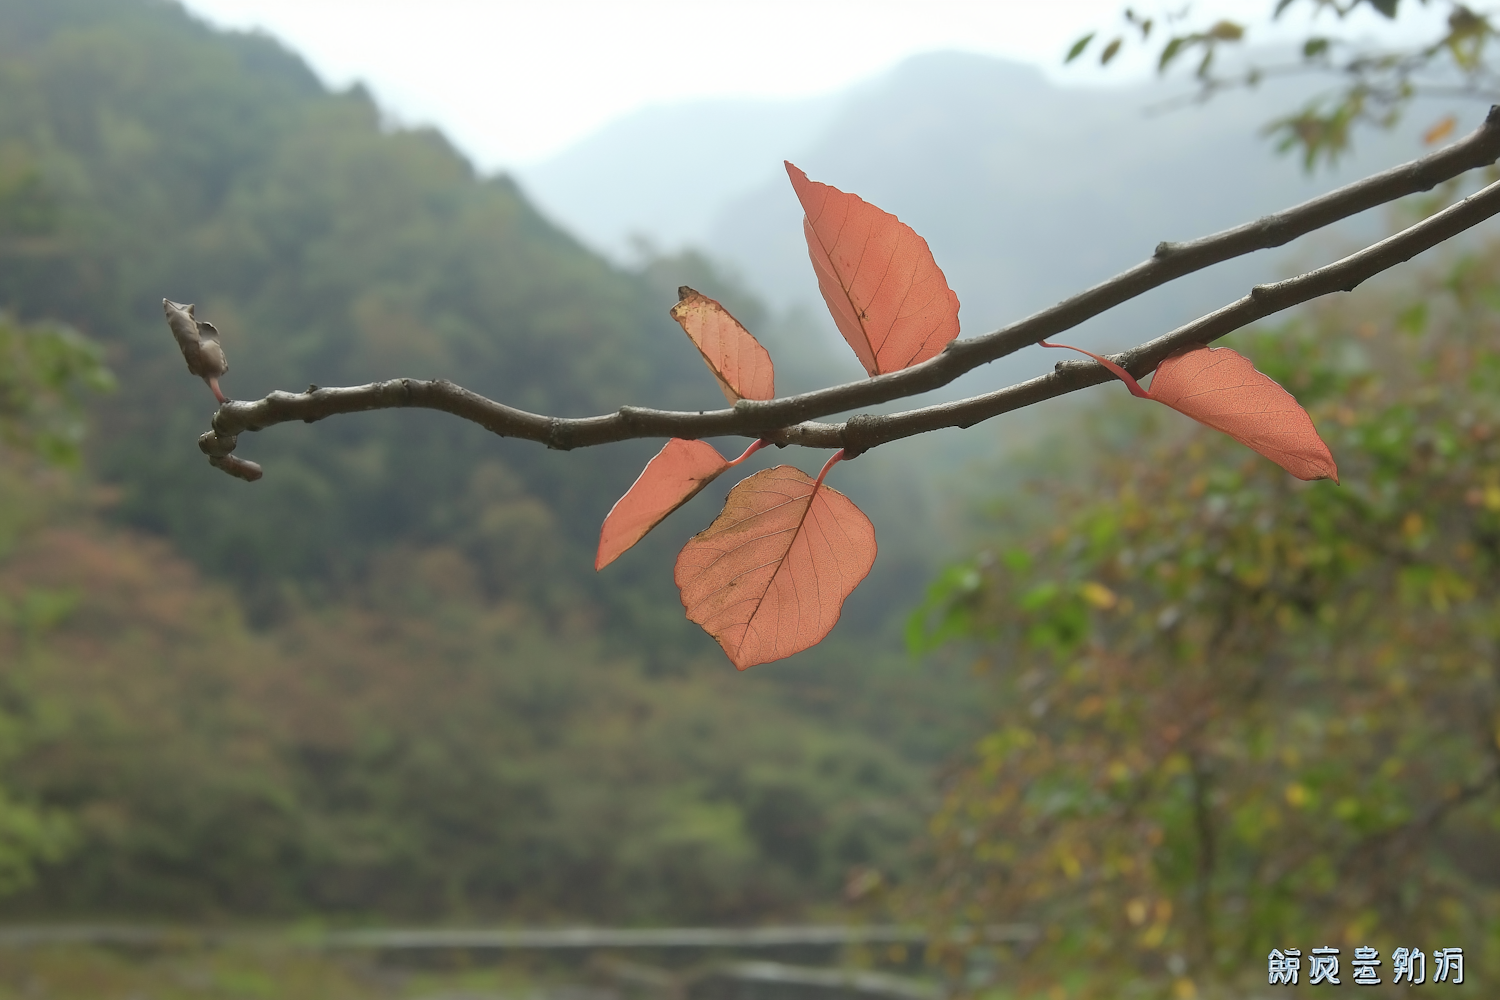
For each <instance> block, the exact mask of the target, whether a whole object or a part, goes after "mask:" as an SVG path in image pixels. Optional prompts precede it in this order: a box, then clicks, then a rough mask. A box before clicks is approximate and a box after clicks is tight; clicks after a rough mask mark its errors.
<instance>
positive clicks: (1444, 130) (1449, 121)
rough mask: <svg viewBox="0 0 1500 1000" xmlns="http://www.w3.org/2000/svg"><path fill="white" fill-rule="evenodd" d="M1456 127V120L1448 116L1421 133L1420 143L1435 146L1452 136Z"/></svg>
mask: <svg viewBox="0 0 1500 1000" xmlns="http://www.w3.org/2000/svg"><path fill="white" fill-rule="evenodd" d="M1456 125H1458V119H1457V118H1455V117H1453V116H1452V115H1448V116H1447V117H1445V118H1443V119H1441V120H1439V121H1438V122H1437V123H1436V124H1435V125H1433V126H1432V127H1431V128H1429V129H1428V130H1427V131H1426V132H1423V133H1422V142H1423V143H1424V144H1426V145H1428V146H1435V145H1437V144H1438V143H1440V142H1442V141H1443V140H1444V139H1446V138H1448V136H1450V135H1452V134H1453V129H1454V127H1455V126H1456Z"/></svg>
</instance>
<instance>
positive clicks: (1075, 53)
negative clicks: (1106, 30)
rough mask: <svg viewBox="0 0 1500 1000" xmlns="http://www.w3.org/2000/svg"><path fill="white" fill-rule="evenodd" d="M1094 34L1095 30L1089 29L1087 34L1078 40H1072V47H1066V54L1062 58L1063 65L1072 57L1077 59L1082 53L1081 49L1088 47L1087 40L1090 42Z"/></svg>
mask: <svg viewBox="0 0 1500 1000" xmlns="http://www.w3.org/2000/svg"><path fill="white" fill-rule="evenodd" d="M1094 35H1095V32H1092V31H1090V32H1089V33H1088V34H1087V35H1084V36H1083V37H1082V38H1080V39H1078V41H1076V42H1074V43H1073V47H1072V48H1070V49H1068V54H1067V55H1066V56H1065V57H1064V58H1063V65H1064V66H1066V65H1067V64H1068V63H1070V62H1072V61H1073V60H1074V59H1077V58H1078V57H1079V56H1081V55H1083V50H1084V49H1086V48H1088V47H1089V42H1092V41H1093V40H1094Z"/></svg>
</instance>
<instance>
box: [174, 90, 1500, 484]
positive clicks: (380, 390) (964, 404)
mask: <svg viewBox="0 0 1500 1000" xmlns="http://www.w3.org/2000/svg"><path fill="white" fill-rule="evenodd" d="M1496 159H1500V107H1495V108H1491V109H1490V113H1489V115H1488V117H1487V118H1486V119H1485V122H1484V124H1483V125H1481V126H1480V127H1479V128H1478V129H1476V130H1475V131H1474V132H1472V133H1471V134H1469V135H1468V136H1466V137H1465V138H1464V139H1462V140H1460V141H1458V142H1456V143H1453V144H1452V145H1450V146H1448V147H1446V148H1444V149H1442V150H1439V151H1437V152H1434V153H1430V154H1428V155H1427V156H1423V157H1421V158H1419V159H1416V160H1412V161H1411V162H1409V163H1405V164H1402V165H1401V166H1397V167H1393V168H1391V169H1390V170H1386V171H1383V172H1381V173H1378V174H1374V175H1372V176H1370V177H1367V178H1365V179H1364V180H1360V181H1356V182H1354V183H1352V184H1348V185H1345V186H1344V187H1342V188H1339V189H1337V190H1335V191H1332V192H1329V193H1328V194H1326V195H1323V196H1321V197H1318V198H1314V199H1312V200H1311V201H1307V202H1304V203H1302V204H1301V205H1298V206H1295V207H1293V208H1289V209H1286V210H1284V211H1281V212H1277V213H1274V214H1271V215H1267V216H1264V217H1262V218H1260V219H1257V220H1255V221H1254V222H1250V223H1246V224H1244V225H1241V226H1237V227H1235V228H1233V229H1227V230H1224V231H1223V232H1220V233H1217V234H1214V235H1212V236H1206V237H1203V238H1201V239H1197V240H1192V241H1190V242H1186V243H1161V244H1159V245H1158V246H1157V248H1156V252H1155V254H1154V255H1153V256H1152V257H1151V258H1150V259H1149V260H1146V261H1144V262H1142V263H1140V264H1137V265H1136V266H1135V267H1133V268H1131V269H1129V270H1128V271H1124V272H1122V273H1121V274H1119V275H1116V276H1115V277H1113V278H1110V279H1109V280H1107V281H1104V282H1102V283H1100V284H1098V285H1095V286H1094V287H1092V288H1090V289H1087V290H1086V291H1083V292H1081V293H1079V294H1077V295H1075V296H1073V297H1072V298H1069V299H1065V300H1064V301H1062V302H1060V303H1058V304H1057V305H1055V306H1052V307H1051V308H1049V309H1044V310H1042V311H1041V312H1038V313H1034V314H1033V315H1031V316H1029V317H1027V318H1025V319H1023V320H1020V321H1018V322H1015V323H1012V324H1010V325H1009V326H1006V327H1003V328H1001V329H1000V330H997V331H995V332H994V333H990V334H986V335H984V336H982V337H975V338H972V339H969V340H956V341H953V342H952V343H950V344H949V345H948V347H947V348H946V349H945V350H944V351H943V352H942V353H941V354H939V355H938V356H937V357H935V358H933V359H931V360H929V361H925V362H923V363H921V364H919V365H913V366H912V367H911V368H908V369H905V370H904V371H900V372H893V373H891V374H888V375H878V376H876V377H874V378H871V379H867V380H864V381H860V382H851V383H847V384H845V385H839V386H834V387H831V388H827V389H819V390H817V391H814V392H807V393H802V394H800V395H796V396H786V397H782V398H780V399H772V400H748V399H747V400H740V401H739V402H738V403H736V404H735V406H734V408H733V409H726V410H710V411H673V410H655V409H648V408H645V407H635V406H623V407H621V408H620V409H619V410H618V411H616V412H614V413H609V414H601V415H599V416H592V417H578V418H564V417H552V416H545V415H542V414H537V413H530V412H527V411H525V410H520V409H516V408H515V407H511V406H506V405H505V404H504V403H498V402H495V401H494V400H491V399H487V398H485V397H484V396H481V395H479V394H478V393H474V392H470V391H469V390H467V389H464V388H463V387H461V386H458V385H455V384H454V383H452V382H449V381H447V380H443V379H439V380H433V381H427V380H422V379H408V378H401V379H391V380H388V381H384V382H373V383H370V384H367V385H361V386H349V387H343V388H317V387H309V388H308V391H307V392H303V393H292V392H281V391H277V392H272V393H270V394H269V395H267V396H266V397H265V398H263V399H260V400H255V401H250V402H242V401H238V400H232V401H230V402H227V403H225V404H224V405H223V406H221V407H220V408H219V410H218V412H217V413H216V414H215V415H214V418H213V430H211V431H209V432H207V433H205V434H204V435H202V437H200V438H199V441H198V445H199V447H200V448H201V449H202V450H203V451H204V453H205V454H207V455H208V456H209V457H210V460H211V461H213V462H214V464H215V465H216V466H218V467H219V468H223V469H225V471H227V472H230V473H231V474H236V475H242V477H243V478H252V477H251V476H250V475H247V474H245V472H244V471H243V470H242V471H236V464H238V465H240V466H245V467H249V468H251V469H253V470H254V475H255V476H256V477H258V475H259V469H258V468H257V467H254V466H253V463H244V462H242V460H240V459H238V458H236V457H234V456H232V455H231V452H233V451H234V448H235V445H236V443H237V440H236V439H237V436H238V435H239V434H240V433H242V432H244V431H258V430H263V429H265V428H267V427H271V426H273V425H275V424H279V423H285V422H288V421H293V420H301V421H304V422H307V423H312V422H314V421H317V420H322V419H324V418H325V417H330V416H334V415H336V414H344V413H358V412H363V411H366V410H382V409H395V408H402V407H420V408H424V409H433V410H442V411H444V412H447V413H451V414H453V415H455V416H458V417H461V418H463V419H465V420H469V421H471V422H473V423H476V424H479V425H480V426H481V427H484V428H485V429H486V430H489V431H491V432H492V433H495V434H498V435H501V436H503V437H517V438H525V439H527V440H530V441H536V442H538V443H541V444H544V445H546V446H547V447H549V448H556V449H562V450H568V449H572V448H581V447H588V446H592V445H599V444H607V443H611V442H616V441H624V440H630V439H634V438H662V437H680V438H706V437H720V436H744V437H754V438H766V439H768V440H771V441H774V442H775V443H777V444H782V445H786V444H798V445H805V446H808V447H815V448H844V449H846V450H847V452H848V454H849V455H850V456H853V455H856V454H858V453H860V452H862V451H867V450H868V449H870V448H873V447H875V446H876V445H879V444H884V443H886V442H888V441H894V440H897V439H899V438H903V437H910V436H911V435H913V434H921V433H925V432H927V431H931V430H937V429H939V428H943V427H967V426H970V425H972V424H975V423H978V422H979V421H981V420H986V419H988V418H990V417H993V416H996V415H998V414H1000V413H1005V412H1007V411H1009V410H1014V409H1018V408H1020V407H1023V406H1028V405H1031V404H1032V403H1036V402H1040V401H1041V400H1043V399H1050V398H1052V397H1055V396H1060V395H1063V394H1065V393H1068V392H1074V391H1077V390H1078V389H1083V388H1087V387H1088V386H1091V385H1097V384H1099V383H1100V382H1104V381H1108V380H1109V378H1110V377H1111V376H1110V375H1109V374H1108V373H1107V372H1105V371H1104V369H1103V368H1102V367H1101V366H1099V365H1098V364H1097V363H1095V362H1065V363H1063V364H1060V365H1058V367H1057V370H1056V371H1055V372H1053V373H1052V374H1049V375H1045V376H1042V377H1041V378H1038V379H1032V380H1030V381H1028V382H1023V383H1020V384H1018V385H1014V386H1011V387H1009V388H1007V389H1002V390H1000V391H998V392H994V393H988V394H985V395H982V396H976V397H973V398H970V399H965V400H960V401H957V402H953V403H943V404H938V405H935V406H929V407H923V408H921V409H917V410H910V411H906V412H903V413H895V414H889V415H886V416H871V415H868V414H857V415H855V416H854V417H851V418H850V419H849V420H848V421H846V422H843V423H838V424H828V423H816V422H813V421H814V420H815V419H816V418H818V417H821V416H825V415H827V414H830V413H838V412H841V411H848V410H851V409H857V408H860V407H864V406H871V405H875V404H878V403H884V402H888V401H890V400H893V399H901V398H905V397H908V396H913V395H916V394H918V393H922V392H927V391H930V390H932V389H937V388H940V387H942V386H944V385H947V384H948V383H949V382H952V381H953V380H954V379H956V378H958V377H959V376H960V375H962V374H964V373H966V372H969V371H972V370H973V369H975V368H977V367H979V366H980V365H983V364H987V363H989V362H991V361H995V360H997V359H999V358H1002V357H1005V356H1007V355H1010V354H1013V353H1015V352H1016V351H1018V350H1021V349H1022V348H1024V347H1028V346H1030V345H1032V344H1035V343H1036V342H1037V341H1039V340H1042V339H1044V338H1047V337H1051V336H1054V335H1056V334H1058V333H1060V332H1062V331H1065V330H1068V329H1071V328H1073V327H1075V326H1078V325H1079V324H1081V323H1083V322H1084V321H1086V320H1088V319H1091V318H1093V317H1094V316H1097V315H1099V314H1100V313H1103V312H1105V311H1106V310H1108V309H1111V308H1113V307H1115V306H1117V305H1119V304H1120V303H1122V302H1125V301H1128V300H1129V299H1132V298H1135V297H1136V296H1139V295H1141V294H1144V293H1145V292H1148V291H1150V290H1151V289H1153V288H1156V287H1159V286H1160V285H1162V284H1165V283H1166V282H1169V281H1172V280H1175V279H1176V278H1180V277H1182V276H1184V275H1187V274H1190V273H1192V272H1194V271H1198V270H1202V269H1203V268H1206V267H1209V266H1211V265H1213V264H1217V263H1220V262H1222V261H1225V260H1229V259H1231V258H1234V257H1238V256H1242V255H1244V254H1248V253H1252V252H1254V251H1256V250H1261V249H1266V248H1269V247H1276V246H1281V245H1283V244H1285V243H1287V242H1290V241H1291V240H1293V239H1296V238H1297V237H1299V236H1302V235H1305V234H1307V233H1309V232H1313V231H1315V230H1318V229H1321V228H1323V227H1325V226H1328V225H1330V224H1332V223H1334V222H1337V221H1339V220H1340V219H1344V218H1347V217H1348V216H1351V215H1354V214H1357V213H1359V212H1362V211H1364V210H1366V209H1369V208H1373V207H1375V206H1377V205H1381V204H1384V203H1386V202H1389V201H1392V200H1395V199H1397V198H1400V197H1403V196H1405V195H1408V194H1413V193H1415V192H1418V191H1426V190H1430V189H1431V188H1433V187H1434V186H1436V185H1437V184H1440V183H1442V182H1443V181H1446V180H1449V179H1451V178H1453V177H1456V176H1458V175H1460V174H1462V173H1464V172H1466V171H1468V170H1471V169H1474V168H1476V167H1481V166H1486V165H1488V164H1491V163H1494V162H1495V161H1496ZM1497 210H1500V199H1497V197H1496V187H1495V186H1494V185H1492V186H1491V187H1488V188H1485V189H1484V191H1481V192H1479V193H1477V194H1475V195H1472V196H1470V197H1469V198H1466V199H1464V200H1463V201H1462V202H1459V203H1458V204H1457V205H1454V206H1451V207H1450V208H1448V209H1445V210H1444V211H1442V212H1440V213H1438V214H1437V215H1434V216H1432V217H1431V218H1429V219H1427V220H1425V221H1423V222H1421V223H1418V224H1417V225H1415V226H1412V227H1411V228H1409V229H1407V230H1405V231H1403V232H1401V233H1398V234H1397V235H1395V236H1392V237H1390V238H1388V239H1385V240H1382V241H1381V242H1379V243H1376V244H1374V245H1373V246H1370V247H1368V248H1366V249H1365V250H1362V251H1360V252H1359V253H1356V254H1353V255H1351V256H1349V257H1346V258H1344V259H1343V260H1341V261H1338V262H1336V263H1334V264H1330V265H1328V266H1327V267H1323V268H1319V269H1317V270H1315V271H1310V272H1308V273H1306V274H1303V275H1300V276H1299V277H1296V278H1292V279H1289V280H1287V281H1282V282H1277V283H1275V284H1270V285H1260V286H1257V287H1256V288H1255V289H1254V290H1253V291H1252V292H1251V294H1250V295H1248V296H1246V297H1245V298H1243V299H1241V300H1239V301H1238V302H1235V303H1233V304H1231V305H1228V306H1225V307H1224V308H1222V309H1219V310H1217V311H1216V312H1213V313H1210V314H1208V315H1207V316H1204V317H1202V318H1200V319H1198V320H1195V321H1194V322H1192V323H1189V324H1187V325H1186V326H1183V327H1179V328H1178V329H1177V330H1174V331H1172V332H1171V333H1168V334H1166V335H1165V336H1163V337H1159V338H1157V339H1156V340H1153V341H1150V342H1149V343H1146V344H1142V345H1140V346H1139V347H1136V348H1134V349H1132V350H1130V351H1126V352H1125V353H1124V354H1120V355H1116V356H1115V357H1114V359H1113V360H1115V361H1117V362H1118V363H1120V364H1121V365H1123V366H1124V367H1125V368H1126V369H1128V370H1130V371H1131V372H1132V373H1133V374H1136V375H1137V377H1144V376H1145V375H1146V374H1147V373H1149V372H1150V371H1151V370H1152V369H1154V368H1155V367H1156V365H1157V364H1158V363H1159V362H1160V361H1161V360H1162V359H1163V358H1165V357H1166V356H1167V355H1168V354H1170V353H1172V352H1173V351H1174V350H1176V349H1178V348H1180V347H1183V346H1186V345H1189V344H1192V343H1207V342H1208V341H1211V340H1214V339H1217V338H1218V337H1222V336H1224V335H1225V334H1227V333H1229V332H1231V331H1233V330H1236V329H1239V328H1240V327H1242V326H1244V325H1246V324H1247V323H1251V322H1254V321H1255V320H1258V319H1261V318H1263V317H1265V316H1269V315H1271V314H1273V313H1276V312H1279V311H1281V310H1284V309H1287V308H1290V307H1291V306H1293V305H1297V304H1299V303H1302V302H1306V301H1308V300H1309V299H1312V298H1316V297H1318V296H1320V295H1326V294H1328V293H1330V292H1333V291H1340V290H1349V289H1352V288H1353V287H1354V286H1355V285H1358V284H1359V283H1360V282H1362V281H1364V280H1365V279H1366V278H1369V277H1370V276H1372V275H1374V274H1377V273H1379V272H1380V271H1383V270H1386V269H1387V268H1389V267H1392V266H1394V265H1396V264H1398V263H1401V262H1402V261H1405V260H1408V259H1409V258H1411V257H1412V256H1414V255H1416V254H1418V253H1421V252H1422V251H1423V250H1426V249H1429V248H1430V247H1432V246H1435V245H1437V244H1438V243H1441V242H1442V241H1443V240H1446V239H1448V238H1450V237H1451V236H1453V235H1456V234H1457V233H1459V232H1462V231H1463V230H1465V229H1467V228H1469V227H1471V226H1473V225H1475V224H1477V223H1478V222H1480V221H1482V220H1483V219H1486V218H1488V217H1489V216H1490V215H1493V214H1495V212H1496V211H1497Z"/></svg>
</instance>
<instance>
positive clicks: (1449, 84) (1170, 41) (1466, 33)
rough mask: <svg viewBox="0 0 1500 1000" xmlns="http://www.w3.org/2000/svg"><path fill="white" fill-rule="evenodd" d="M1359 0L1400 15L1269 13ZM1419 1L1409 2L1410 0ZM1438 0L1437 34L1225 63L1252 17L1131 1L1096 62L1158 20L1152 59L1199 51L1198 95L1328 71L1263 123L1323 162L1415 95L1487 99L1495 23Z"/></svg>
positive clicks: (1291, 0) (1306, 158)
mask: <svg viewBox="0 0 1500 1000" xmlns="http://www.w3.org/2000/svg"><path fill="white" fill-rule="evenodd" d="M1422 2H1423V4H1424V5H1425V4H1426V2H1427V0H1422ZM1361 6H1367V7H1369V8H1371V9H1373V10H1375V11H1377V12H1378V13H1380V14H1381V15H1382V16H1383V17H1385V18H1387V19H1390V20H1396V18H1397V17H1398V15H1399V14H1400V10H1401V3H1400V0H1305V2H1299V0H1276V2H1275V4H1274V6H1273V7H1272V8H1271V10H1270V16H1269V17H1268V18H1266V23H1269V22H1272V21H1276V20H1278V19H1280V18H1281V16H1282V15H1283V14H1284V13H1285V12H1286V11H1288V10H1289V9H1297V10H1299V11H1306V12H1307V13H1309V14H1310V15H1312V16H1313V17H1320V16H1323V15H1326V16H1327V17H1329V18H1331V19H1333V20H1335V21H1342V20H1343V19H1344V18H1347V17H1348V16H1349V15H1350V14H1352V13H1354V12H1356V11H1358V10H1359V9H1360V7H1361ZM1415 6H1416V4H1414V3H1408V4H1407V9H1412V8H1414V7H1415ZM1442 6H1444V7H1446V8H1447V9H1448V12H1449V13H1448V17H1447V20H1446V24H1445V25H1444V27H1443V28H1442V29H1441V30H1440V31H1439V32H1438V34H1437V35H1436V36H1435V37H1432V38H1430V39H1428V40H1426V41H1425V42H1423V43H1420V44H1407V45H1402V46H1397V47H1395V48H1393V49H1377V48H1374V47H1372V46H1371V45H1370V44H1369V43H1368V42H1365V41H1363V40H1361V39H1358V38H1349V39H1345V38H1339V37H1331V36H1325V35H1319V34H1311V35H1309V36H1308V37H1306V38H1305V39H1303V41H1302V44H1301V46H1300V55H1301V58H1300V61H1293V62H1290V63H1287V62H1279V61H1277V60H1276V59H1275V57H1274V56H1271V57H1268V56H1267V55H1266V54H1264V53H1262V54H1259V55H1254V56H1251V57H1250V58H1249V59H1247V60H1243V61H1241V62H1240V63H1238V64H1236V65H1235V66H1234V68H1232V69H1229V70H1224V69H1221V68H1219V66H1220V63H1219V62H1218V61H1217V60H1218V55H1219V53H1220V51H1221V50H1224V49H1225V48H1226V47H1229V48H1243V46H1244V45H1245V44H1246V43H1247V42H1249V41H1251V40H1252V36H1253V29H1254V28H1255V27H1256V25H1255V23H1254V22H1240V21H1231V20H1224V19H1221V20H1218V21H1215V22H1213V23H1212V24H1209V25H1207V26H1205V27H1202V28H1199V29H1194V28H1192V27H1191V25H1192V24H1193V22H1194V20H1195V18H1194V16H1193V11H1192V5H1191V4H1189V5H1186V6H1178V5H1174V6H1173V7H1172V8H1167V9H1165V10H1164V11H1163V12H1162V13H1160V14H1159V15H1158V16H1143V15H1142V14H1141V13H1139V12H1138V11H1137V10H1136V9H1135V8H1129V7H1127V8H1126V9H1125V12H1124V19H1125V21H1126V23H1127V24H1128V25H1129V26H1130V28H1131V29H1133V30H1130V31H1127V33H1126V34H1125V35H1122V36H1119V37H1116V38H1115V39H1114V40H1113V41H1111V42H1110V43H1109V46H1108V47H1107V48H1106V49H1105V51H1104V52H1103V53H1102V54H1101V58H1100V62H1101V63H1102V64H1108V63H1109V62H1110V61H1111V59H1113V58H1114V56H1115V55H1116V54H1117V53H1118V52H1119V50H1120V47H1121V45H1123V44H1124V42H1125V41H1126V39H1127V38H1129V37H1132V36H1135V35H1139V38H1138V39H1137V42H1138V43H1139V44H1141V45H1143V46H1144V45H1154V44H1156V43H1153V42H1152V41H1151V33H1152V28H1153V27H1155V26H1157V25H1162V26H1163V28H1164V29H1165V30H1164V31H1163V32H1159V33H1158V34H1157V38H1158V40H1159V42H1160V50H1159V52H1158V53H1157V54H1156V59H1155V61H1156V66H1157V71H1158V72H1159V73H1163V74H1165V73H1167V72H1169V71H1170V70H1171V69H1172V67H1173V66H1175V65H1176V64H1178V63H1179V62H1180V61H1181V60H1182V59H1183V57H1185V56H1189V55H1195V56H1196V57H1197V65H1196V67H1195V69H1194V70H1193V80H1194V83H1195V86H1196V88H1197V91H1198V93H1197V99H1198V100H1206V99H1208V98H1209V97H1212V96H1213V95H1214V94H1216V93H1219V92H1221V91H1225V90H1232V89H1236V88H1240V87H1256V86H1259V85H1260V83H1261V82H1262V81H1263V80H1265V79H1267V78H1268V77H1273V76H1288V75H1296V74H1303V75H1317V76H1327V77H1330V78H1332V79H1333V80H1334V81H1335V82H1334V84H1333V85H1332V86H1331V87H1330V88H1329V89H1328V90H1327V91H1325V92H1324V93H1322V94H1320V95H1319V96H1317V97H1316V98H1314V99H1313V100H1312V101H1310V102H1309V103H1308V104H1307V105H1306V106H1304V107H1303V108H1301V109H1300V110H1298V111H1296V112H1294V113H1292V114H1288V115H1284V116H1282V117H1280V118H1277V119H1275V120H1274V121H1272V122H1270V123H1269V124H1268V125H1267V126H1266V128H1265V133H1266V134H1267V135H1268V136H1270V137H1272V138H1273V139H1274V140H1275V142H1276V147H1277V149H1278V150H1279V151H1281V152H1283V153H1285V152H1294V151H1295V152H1299V153H1301V155H1302V159H1303V164H1304V166H1305V167H1306V168H1307V169H1308V170H1309V171H1311V170H1312V169H1314V168H1315V167H1316V166H1317V165H1318V163H1320V162H1322V163H1326V164H1328V165H1332V164H1335V163H1337V162H1338V160H1339V158H1340V157H1341V156H1343V155H1344V154H1345V153H1346V152H1348V150H1349V148H1350V143H1351V142H1352V140H1353V135H1354V130H1355V128H1356V127H1358V126H1360V125H1372V126H1375V127H1378V128H1391V127H1392V126H1394V125H1395V124H1396V123H1397V122H1399V121H1400V120H1401V117H1402V115H1403V114H1404V113H1405V112H1406V111H1407V109H1408V108H1409V107H1410V106H1411V104H1412V102H1413V101H1414V100H1415V99H1417V98H1418V97H1421V96H1423V95H1425V94H1429V93H1430V94H1434V95H1440V96H1442V97H1444V98H1453V97H1459V98H1461V99H1467V100H1471V101H1476V102H1484V103H1488V102H1489V101H1490V100H1491V98H1492V97H1493V95H1494V92H1495V84H1496V80H1497V66H1496V65H1495V51H1496V50H1495V46H1494V43H1495V41H1496V40H1497V39H1500V32H1497V30H1496V25H1495V24H1494V23H1493V22H1492V20H1491V15H1490V14H1488V13H1485V12H1482V11H1476V10H1474V9H1472V8H1471V7H1469V6H1468V5H1466V4H1464V3H1460V2H1458V0H1444V2H1443V4H1442ZM1325 23H1326V22H1325ZM1094 37H1095V33H1094V32H1090V33H1089V34H1087V35H1084V36H1083V37H1081V38H1079V39H1078V41H1076V42H1075V43H1074V44H1073V46H1072V48H1070V49H1069V50H1068V54H1067V56H1066V58H1065V59H1064V62H1072V61H1073V60H1074V59H1076V58H1078V57H1079V56H1080V55H1081V54H1082V53H1083V52H1084V51H1085V50H1086V49H1087V48H1088V46H1089V43H1090V42H1091V41H1092V40H1093V38H1094ZM1268 58H1269V62H1268V61H1267V60H1268ZM1451 128H1452V121H1451V119H1444V120H1440V121H1439V122H1438V123H1437V124H1436V125H1434V126H1433V127H1432V128H1430V129H1429V130H1428V132H1427V136H1428V141H1429V142H1436V141H1438V140H1439V139H1441V138H1443V137H1444V136H1445V135H1447V134H1448V132H1449V131H1450V130H1451Z"/></svg>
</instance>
